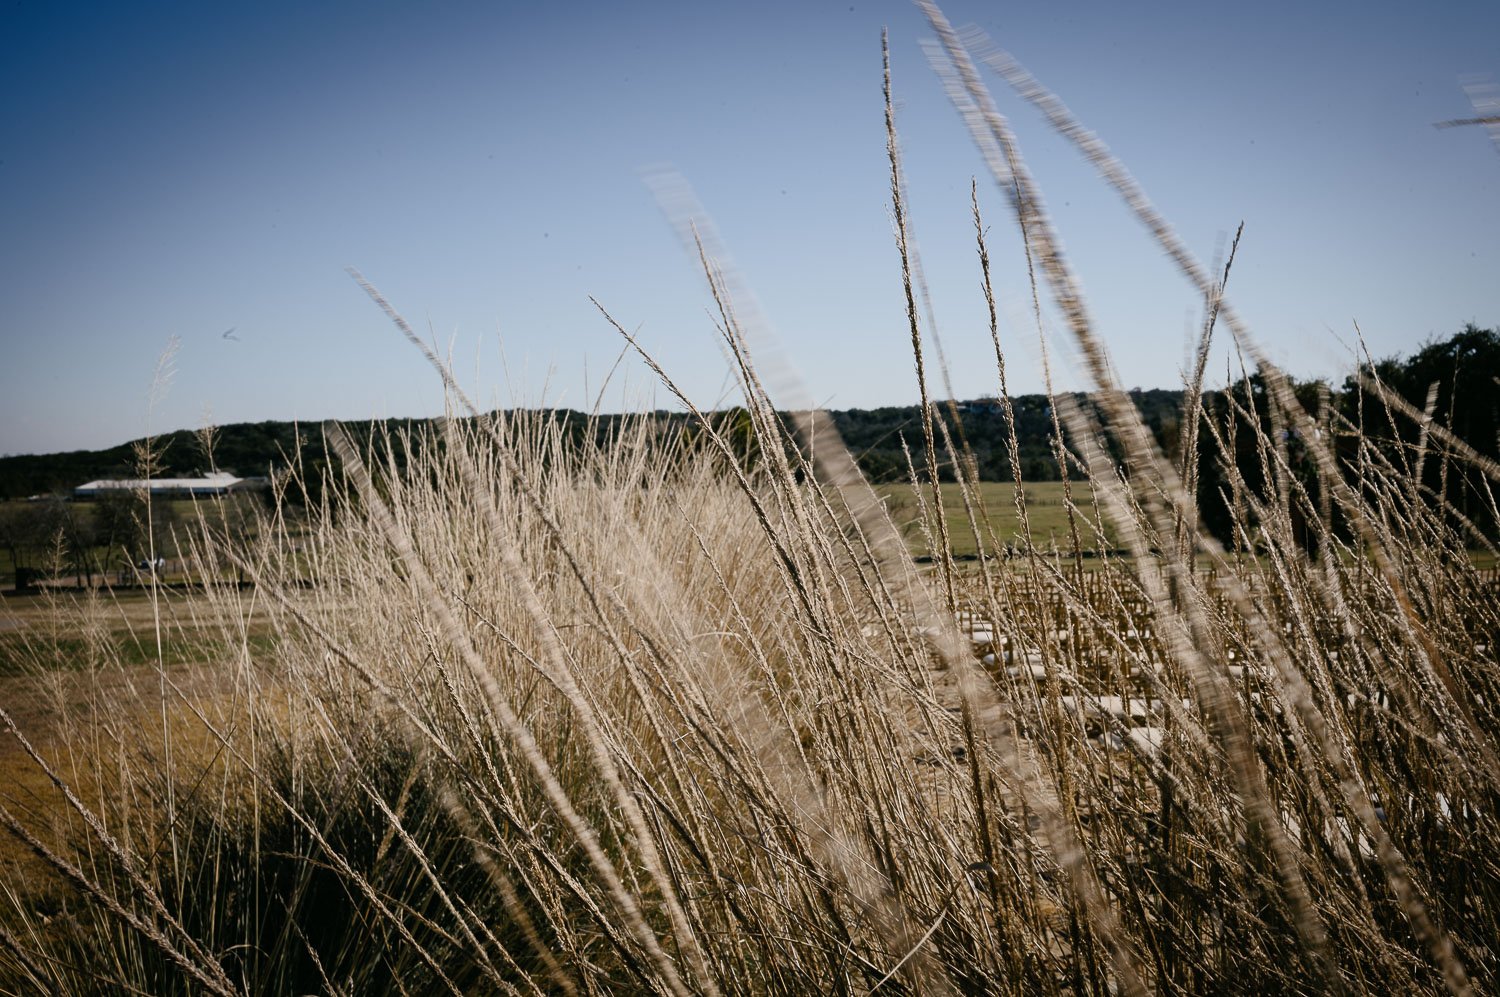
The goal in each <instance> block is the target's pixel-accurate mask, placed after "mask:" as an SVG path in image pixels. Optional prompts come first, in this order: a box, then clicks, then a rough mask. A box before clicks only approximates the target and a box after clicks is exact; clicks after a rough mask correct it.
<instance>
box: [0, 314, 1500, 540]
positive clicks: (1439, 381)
mask: <svg viewBox="0 0 1500 997" xmlns="http://www.w3.org/2000/svg"><path fill="white" fill-rule="evenodd" d="M1371 369H1372V370H1373V372H1374V373H1375V374H1376V375H1378V377H1379V378H1380V380H1381V381H1383V382H1384V384H1385V385H1386V386H1388V387H1389V388H1390V389H1392V390H1393V391H1394V392H1395V393H1396V394H1398V395H1399V396H1401V397H1402V398H1404V399H1405V400H1406V401H1407V402H1409V403H1410V404H1411V405H1412V406H1415V407H1416V408H1417V409H1418V410H1421V409H1423V408H1424V407H1426V405H1427V403H1428V394H1429V391H1430V390H1435V391H1436V394H1435V395H1434V397H1433V399H1432V402H1433V405H1432V410H1433V412H1434V415H1435V417H1436V418H1437V420H1438V421H1439V422H1441V423H1443V424H1444V425H1446V426H1448V427H1450V428H1451V429H1452V430H1453V431H1454V432H1455V433H1456V435H1458V436H1459V437H1460V438H1461V439H1463V440H1465V441H1466V442H1467V443H1469V444H1470V445H1471V446H1473V447H1474V448H1475V449H1476V450H1477V451H1479V453H1481V454H1483V455H1484V456H1485V457H1488V458H1490V459H1491V460H1496V459H1500V452H1497V436H1500V417H1497V416H1500V407H1497V399H1500V381H1497V378H1500V331H1497V330H1490V329H1480V328H1478V327H1476V326H1474V325H1469V326H1467V327H1465V329H1464V330H1463V331H1462V332H1459V333H1457V334H1455V335H1454V336H1451V337H1449V338H1448V339H1444V340H1433V341H1429V342H1428V343H1426V344H1424V345H1423V346H1422V347H1421V348H1420V349H1419V350H1418V351H1417V352H1416V353H1415V354H1414V355H1412V356H1411V357H1407V358H1401V357H1393V358H1390V359H1386V360H1382V361H1379V362H1377V363H1375V364H1374V365H1372V368H1371ZM1434 386H1435V388H1434ZM1294 390H1295V393H1296V395H1297V397H1298V400H1299V401H1300V403H1301V404H1302V405H1303V407H1304V408H1305V409H1306V410H1307V411H1308V412H1309V414H1312V415H1315V416H1317V417H1318V418H1319V419H1322V420H1324V421H1325V422H1326V423H1327V424H1328V425H1329V429H1330V431H1331V432H1333V433H1334V435H1335V437H1337V435H1338V434H1339V433H1340V432H1345V431H1350V430H1349V428H1348V427H1359V431H1360V432H1362V433H1364V434H1365V435H1366V436H1367V437H1371V436H1373V437H1375V438H1377V439H1385V440H1387V441H1388V444H1389V447H1388V452H1389V453H1390V455H1391V459H1393V460H1409V459H1411V455H1412V453H1413V452H1414V450H1415V447H1416V444H1417V442H1418V436H1419V429H1418V426H1417V423H1416V421H1414V420H1411V419H1408V418H1393V417H1391V416H1388V415H1387V414H1386V412H1385V409H1384V408H1383V407H1382V406H1379V405H1377V404H1376V402H1375V401H1374V399H1373V398H1372V397H1371V396H1370V395H1369V394H1368V393H1367V392H1365V391H1362V390H1361V389H1360V387H1359V384H1358V382H1357V381H1356V380H1355V379H1354V378H1349V379H1346V380H1345V381H1344V383H1343V384H1342V385H1338V386H1333V385H1329V384H1326V383H1324V382H1320V381H1308V382H1294ZM1183 395H1184V393H1183V392H1182V391H1181V390H1163V389H1153V390H1148V391H1132V392H1131V398H1132V399H1133V401H1134V402H1135V404H1136V407H1137V409H1138V410H1139V411H1140V413H1141V417H1142V419H1143V421H1144V422H1145V424H1146V426H1147V427H1148V428H1149V429H1150V430H1151V432H1152V433H1153V435H1154V436H1155V437H1156V439H1157V442H1158V443H1159V444H1160V445H1161V447H1162V449H1163V450H1164V451H1165V452H1166V453H1167V454H1168V456H1169V457H1172V458H1173V459H1174V460H1175V459H1178V458H1179V457H1180V451H1181V449H1182V444H1183V433H1182V417H1183V400H1184V399H1183ZM1072 399H1073V401H1074V402H1076V403H1077V404H1079V405H1080V406H1083V407H1085V408H1087V407H1088V406H1089V400H1088V399H1087V397H1086V396H1083V395H1075V396H1072ZM1051 406H1052V400H1051V399H1049V398H1048V397H1047V396H1045V395H1020V396H1017V397H1014V398H1012V399H1011V404H1010V409H1011V412H1012V413H1013V417H1014V420H1015V433H1016V440H1017V444H1018V446H1017V459H1018V463H1019V468H1013V467H1012V466H1011V460H1010V456H1009V449H1008V445H1007V437H1008V426H1007V417H1006V412H1005V406H1003V405H1002V404H1001V402H1000V401H999V400H998V399H996V398H992V397H990V398H978V399H970V400H966V401H962V402H953V403H951V404H950V403H947V402H942V403H939V404H938V406H937V408H938V414H939V415H940V417H941V418H942V419H943V420H944V421H945V422H946V423H947V425H948V430H949V435H950V436H951V437H952V439H953V440H954V442H955V445H956V446H960V447H961V448H962V447H964V446H966V447H967V451H968V453H969V454H971V455H972V466H973V469H974V471H975V472H976V473H977V475H978V477H979V479H980V480H983V481H1009V480H1012V479H1013V477H1014V476H1015V473H1016V471H1017V470H1019V472H1020V476H1021V477H1022V478H1023V479H1024V480H1028V481H1051V480H1057V478H1058V477H1059V468H1058V463H1057V452H1058V448H1057V446H1056V442H1055V439H1054V433H1053V425H1054V423H1053V414H1052V408H1051ZM1231 411H1238V412H1239V413H1240V418H1242V419H1245V418H1255V419H1257V420H1259V421H1261V422H1262V424H1263V425H1265V426H1268V427H1269V426H1271V416H1270V414H1269V407H1268V406H1267V404H1266V400H1265V385H1264V383H1263V382H1262V380H1261V379H1260V377H1259V376H1258V375H1252V376H1251V377H1249V378H1247V379H1246V380H1244V381H1242V382H1240V383H1238V384H1236V385H1235V386H1233V387H1232V388H1231V389H1230V390H1229V391H1227V392H1226V391H1218V392H1210V393H1208V394H1206V395H1205V397H1204V412H1205V415H1206V421H1205V424H1203V425H1201V426H1200V430H1199V432H1198V433H1197V434H1196V435H1197V439H1196V443H1197V446H1198V449H1199V454H1200V467H1201V474H1200V481H1199V497H1200V505H1201V508H1202V512H1203V515H1204V518H1205V519H1206V520H1207V521H1208V525H1209V526H1210V528H1211V529H1212V528H1214V527H1215V526H1216V522H1215V521H1216V520H1219V519H1221V518H1227V517H1225V515H1224V512H1225V510H1224V488H1223V484H1224V480H1225V478H1224V475H1223V474H1222V472H1221V470H1220V469H1219V461H1220V459H1221V449H1222V447H1223V446H1227V445H1229V444H1228V440H1229V439H1233V438H1235V437H1233V436H1229V437H1226V436H1225V435H1224V434H1223V432H1222V430H1223V428H1224V427H1225V426H1227V423H1226V421H1225V420H1226V418H1227V417H1228V415H1229V413H1230V412H1231ZM556 415H557V417H558V419H559V421H560V423H561V426H562V430H563V432H564V433H565V434H567V435H570V436H573V437H574V438H581V437H582V436H583V434H584V433H586V432H588V428H587V427H588V426H589V425H590V422H589V419H588V418H587V416H586V415H585V414H583V413H578V412H569V411H563V412H558V413H556ZM830 415H831V416H832V418H833V421H834V424H835V425H836V426H837V427H838V430H839V433H840V434H841V435H842V436H843V438H844V442H845V443H846V444H847V445H848V447H849V449H850V451H851V452H853V453H854V455H855V456H856V458H857V459H858V461H859V464H860V467H861V468H862V469H863V470H864V471H865V473H866V475H868V476H869V477H870V478H871V479H872V480H874V481H877V482H880V481H892V480H901V479H904V478H906V477H907V474H908V467H909V465H908V458H907V452H906V450H904V449H903V445H904V446H905V447H906V448H908V449H909V451H910V453H911V461H912V463H913V464H914V465H915V466H916V467H917V468H918V469H919V471H920V469H921V468H922V467H923V459H922V456H921V446H922V440H923V429H922V417H921V411H920V409H919V407H918V406H915V405H904V406H888V407H885V408H876V409H845V410H841V411H833V412H831V413H830ZM955 415H956V416H957V419H956V420H955V419H954V416H955ZM648 417H649V418H651V419H654V420H657V421H658V422H659V423H660V424H661V430H662V431H663V432H664V433H669V434H670V433H672V432H674V431H677V430H684V431H686V432H688V433H692V432H695V430H694V429H693V428H692V426H691V420H690V419H689V417H688V416H686V415H685V414H683V413H678V412H665V411H661V412H656V413H651V414H650V415H649V416H648ZM635 418H638V417H637V416H631V415H608V414H606V415H600V416H598V417H597V419H596V420H595V421H594V422H593V423H592V426H593V434H594V435H595V437H596V438H597V439H598V440H601V441H604V440H607V439H609V438H610V436H611V435H612V434H614V433H616V432H618V431H619V429H620V427H621V425H622V422H623V421H624V420H628V419H635ZM719 418H720V420H721V425H724V426H728V427H729V428H730V432H728V434H727V435H728V436H729V437H730V438H731V440H732V441H733V442H734V443H735V445H737V446H742V447H743V446H749V445H753V444H750V443H749V441H750V439H751V434H750V433H749V432H748V426H747V425H744V423H745V421H746V420H745V419H744V418H743V416H742V417H741V418H739V419H737V418H736V416H735V413H733V412H730V413H720V414H719ZM737 423H738V424H739V429H738V431H736V430H735V427H736V424H737ZM424 424H425V421H424V420H388V421H385V422H382V423H372V422H360V423H346V424H345V425H346V428H348V429H349V430H350V431H351V432H352V434H353V435H354V436H355V437H356V438H366V437H368V436H369V435H370V434H371V433H373V432H376V431H377V430H380V429H384V430H389V431H393V432H396V433H400V432H403V431H414V430H419V429H421V428H423V427H424ZM1210 424H1211V425H1213V426H1216V427H1218V428H1219V429H1220V430H1221V432H1219V433H1217V434H1216V433H1215V432H1214V431H1213V430H1212V429H1211V428H1210ZM1341 425H1342V426H1343V427H1346V428H1344V429H1341V428H1340V426H1341ZM1248 436H1249V434H1241V435H1240V436H1239V437H1238V439H1240V440H1242V441H1243V440H1244V439H1246V438H1248ZM1221 440H1222V441H1224V442H1222V443H1221ZM1284 440H1285V442H1286V459H1288V460H1291V461H1293V462H1296V461H1298V460H1306V459H1307V455H1306V453H1305V452H1304V448H1303V447H1302V446H1301V443H1300V441H1298V440H1296V439H1295V438H1294V437H1292V436H1285V437H1284ZM142 448H143V444H142V441H135V442H132V443H125V444H122V445H120V446H117V447H114V448H111V449H109V450H98V451H75V452H72V453H60V454H46V455H38V456H17V457H5V458H0V499H20V498H25V497H28V496H32V495H49V494H50V495H63V496H66V495H70V494H71V493H72V489H73V488H75V487H77V486H78V485H80V484H83V483H84V482H87V481H91V480H94V479H97V478H134V477H138V476H139V465H140V454H141V451H142ZM152 450H153V452H154V453H155V455H156V456H155V471H154V474H155V476H157V477H187V476H193V475H196V474H199V473H203V472H207V471H209V470H211V469H217V470H221V471H231V472H234V473H237V474H239V475H242V476H251V475H267V474H277V473H282V472H284V471H286V470H287V469H288V468H296V469H300V470H301V471H302V472H303V474H302V477H303V478H304V479H305V480H309V481H313V482H316V481H317V480H318V479H320V478H321V471H322V469H324V468H326V467H327V466H328V465H329V463H330V457H329V454H328V452H327V450H326V448H325V443H324V439H323V435H322V431H321V429H320V427H318V426H317V425H309V424H302V425H298V424H295V423H290V422H259V423H238V424H234V425H228V426H221V427H217V428H216V429H215V430H214V432H213V435H212V440H211V441H210V440H206V439H205V438H204V434H202V433H197V432H191V431H185V430H184V431H178V432H174V433H168V434H164V435H163V436H161V437H158V438H156V439H155V440H153V441H152ZM210 450H211V452H212V457H211V458H210V456H209V452H210ZM1261 459H1262V455H1260V454H1256V453H1253V452H1244V453H1236V454H1235V455H1234V462H1235V465H1236V466H1238V467H1239V468H1240V469H1241V471H1242V472H1243V474H1244V477H1245V479H1246V481H1247V483H1248V484H1249V485H1250V487H1251V488H1252V489H1253V488H1254V487H1256V482H1258V481H1260V480H1261V474H1260V470H1259V463H1260V461H1261ZM1427 471H1428V474H1427V477H1428V478H1430V481H1429V482H1428V484H1429V485H1430V487H1432V488H1433V489H1434V491H1438V490H1443V489H1447V494H1448V495H1449V496H1450V498H1453V500H1454V501H1455V502H1456V503H1457V505H1458V507H1459V509H1460V511H1462V512H1463V513H1464V514H1465V515H1474V516H1477V517H1479V520H1481V521H1482V523H1488V517H1487V516H1486V514H1485V513H1484V510H1483V509H1482V508H1478V507H1477V506H1476V504H1475V501H1474V499H1473V497H1472V495H1469V494H1468V492H1467V491H1465V490H1464V487H1463V486H1464V482H1463V481H1462V476H1461V475H1458V476H1457V480H1450V478H1453V477H1454V475H1452V474H1451V473H1450V469H1449V468H1448V467H1446V466H1445V465H1443V464H1441V463H1439V462H1436V461H1433V462H1431V463H1430V466H1429V467H1428V468H1427ZM938 473H939V476H940V477H943V478H945V479H948V480H952V478H953V474H954V467H953V462H952V460H951V459H950V458H948V457H946V455H945V456H944V457H940V459H939V462H938ZM1474 484H1475V483H1474V482H1469V485H1470V486H1472V485H1474ZM1455 488H1458V489H1459V491H1457V492H1456V491H1455ZM1470 490H1472V488H1471V489H1470ZM1460 492H1462V494H1460Z"/></svg>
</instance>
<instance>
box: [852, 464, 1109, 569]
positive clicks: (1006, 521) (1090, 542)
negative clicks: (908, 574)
mask: <svg viewBox="0 0 1500 997" xmlns="http://www.w3.org/2000/svg"><path fill="white" fill-rule="evenodd" d="M940 487H941V490H942V496H943V514H944V516H945V517H946V518H947V521H948V531H949V532H948V538H949V549H950V550H951V551H952V553H953V555H954V556H955V557H968V556H972V555H974V554H976V553H977V552H978V550H979V542H978V540H977V539H976V537H975V535H974V531H973V530H972V529H970V528H969V518H968V512H967V511H966V509H965V507H964V499H963V491H962V489H961V488H959V486H958V485H956V484H944V485H941V486H940ZM876 491H878V492H879V493H880V495H881V496H882V497H884V498H885V500H886V503H887V505H888V507H889V508H890V510H891V516H892V518H893V519H894V520H895V522H896V525H897V526H898V527H899V528H900V530H901V533H902V535H903V536H904V537H906V540H907V543H908V545H909V546H910V547H911V550H912V553H913V554H914V555H917V556H921V555H923V554H927V553H928V549H927V540H926V539H925V538H924V537H923V535H922V528H921V502H920V501H919V500H918V497H917V495H916V494H915V493H914V490H913V486H911V485H909V484H887V485H879V486H877V488H876ZM1023 494H1024V495H1025V497H1026V514H1027V519H1028V521H1029V525H1030V527H1031V531H1030V535H1031V537H1032V538H1033V540H1034V542H1035V543H1036V544H1037V546H1038V547H1041V548H1043V549H1046V548H1049V547H1051V546H1052V545H1054V544H1055V545H1056V546H1057V547H1058V549H1060V550H1066V549H1068V547H1069V544H1070V542H1071V541H1070V539H1069V537H1070V529H1069V524H1068V509H1067V504H1066V502H1065V500H1064V497H1063V484H1062V482H1060V481H1039V482H1035V483H1031V484H1025V485H1023ZM921 498H922V500H925V501H929V502H930V500H931V492H930V491H929V490H927V489H926V488H925V487H924V488H923V493H922V496H921ZM978 499H979V501H978V507H977V508H976V509H975V510H974V513H975V520H976V521H977V522H978V523H979V529H980V536H981V537H983V538H984V541H985V549H986V550H993V548H994V544H993V543H992V542H991V540H990V537H991V535H993V537H994V540H995V541H997V542H998V543H999V544H1000V545H1001V546H1004V545H1006V544H1010V545H1013V546H1019V545H1020V543H1021V539H1022V537H1023V535H1024V534H1023V531H1022V528H1021V517H1020V513H1019V512H1018V511H1017V509H1016V486H1015V485H1014V484H1010V483H1003V482H998V481H983V482H980V484H979V486H978ZM1073 501H1074V504H1075V505H1076V506H1077V507H1078V516H1077V519H1078V522H1077V528H1078V534H1079V540H1080V543H1081V544H1082V546H1083V548H1084V549H1085V550H1093V549H1096V548H1097V547H1098V545H1099V544H1098V534H1097V528H1096V525H1095V523H1094V522H1093V520H1094V519H1095V518H1096V513H1095V510H1094V508H1093V503H1092V501H1091V499H1090V495H1089V489H1088V485H1087V483H1086V482H1085V483H1077V482H1075V483H1074V484H1073ZM1104 536H1105V540H1106V546H1108V547H1110V548H1114V547H1115V546H1116V540H1115V532H1114V529H1113V528H1111V527H1109V526H1108V525H1106V526H1105V528H1104Z"/></svg>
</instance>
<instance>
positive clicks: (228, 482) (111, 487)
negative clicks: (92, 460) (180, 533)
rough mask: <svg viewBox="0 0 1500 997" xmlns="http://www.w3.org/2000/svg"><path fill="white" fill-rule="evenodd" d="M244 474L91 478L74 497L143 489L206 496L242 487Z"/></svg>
mask: <svg viewBox="0 0 1500 997" xmlns="http://www.w3.org/2000/svg"><path fill="white" fill-rule="evenodd" d="M244 483H245V479H244V478H237V477H235V476H234V475H232V474H225V473H223V472H221V471H220V472H215V473H213V474H207V475H204V476H203V477H201V478H152V479H150V480H145V479H120V480H111V479H108V478H103V479H100V480H99V481H90V482H89V483H88V484H86V485H79V486H78V487H77V488H75V489H73V497H74V498H80V499H91V498H98V497H99V496H101V495H104V494H106V493H108V492H121V491H126V492H145V491H149V492H150V493H151V494H152V495H163V496H187V495H193V496H206V495H228V494H229V493H230V492H232V491H235V490H237V489H238V488H240V487H242V486H243V485H244Z"/></svg>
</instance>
